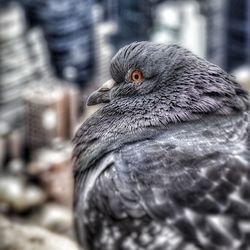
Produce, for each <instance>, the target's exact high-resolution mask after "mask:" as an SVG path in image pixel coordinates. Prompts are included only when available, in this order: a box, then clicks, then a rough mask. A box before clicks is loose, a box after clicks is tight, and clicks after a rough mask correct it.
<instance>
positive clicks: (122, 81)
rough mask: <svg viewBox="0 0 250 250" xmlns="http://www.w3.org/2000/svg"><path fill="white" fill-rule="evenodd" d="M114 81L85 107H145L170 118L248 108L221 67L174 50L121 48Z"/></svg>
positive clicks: (144, 45) (141, 46)
mask: <svg viewBox="0 0 250 250" xmlns="http://www.w3.org/2000/svg"><path fill="white" fill-rule="evenodd" d="M110 73H111V76H112V79H111V80H109V81H108V82H107V83H106V84H104V85H103V86H101V87H100V88H99V89H98V90H96V91H95V92H94V93H92V95H91V96H90V97H89V99H88V103H87V104H88V105H95V104H99V103H109V104H108V105H109V107H110V109H112V108H116V109H119V110H120V111H119V112H121V110H122V109H124V111H126V110H131V111H132V110H136V109H138V108H139V109H140V110H141V109H143V108H144V110H145V111H146V112H147V111H148V112H151V111H152V113H153V115H154V116H157V115H159V116H161V117H163V116H164V117H165V116H168V117H170V120H172V119H173V120H176V121H177V120H182V119H187V118H188V117H190V116H192V115H193V116H197V115H198V114H204V113H211V112H212V113H216V114H229V113H232V112H238V111H239V110H244V109H245V108H246V99H247V93H246V92H245V91H244V90H243V89H242V88H241V87H240V85H239V84H237V83H236V82H235V80H234V79H233V78H232V77H231V76H230V75H228V74H227V73H226V72H224V71H223V70H222V69H220V68H219V67H217V66H216V65H214V64H211V63H209V62H208V61H206V60H204V59H201V58H199V57H197V56H195V55H194V54H193V53H191V52H190V51H188V50H186V49H184V48H182V47H180V46H178V45H167V44H156V43H152V42H135V43H132V44H130V45H127V46H125V47H123V48H122V49H120V50H119V51H118V53H117V54H116V55H115V56H114V58H113V59H112V62H111V66H110Z"/></svg>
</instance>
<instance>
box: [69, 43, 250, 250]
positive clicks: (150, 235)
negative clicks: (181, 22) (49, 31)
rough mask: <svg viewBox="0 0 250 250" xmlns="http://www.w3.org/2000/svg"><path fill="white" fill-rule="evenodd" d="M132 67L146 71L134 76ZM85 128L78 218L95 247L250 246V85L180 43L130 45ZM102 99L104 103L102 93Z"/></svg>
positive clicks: (213, 249)
mask: <svg viewBox="0 0 250 250" xmlns="http://www.w3.org/2000/svg"><path fill="white" fill-rule="evenodd" d="M133 69H139V70H141V71H142V72H143V77H144V79H143V80H142V81H141V82H140V83H139V84H138V83H136V84H135V83H133V82H131V80H130V78H129V73H130V72H131V70H133ZM110 71H111V75H112V78H113V80H114V81H115V84H114V86H113V87H112V88H107V87H105V88H101V89H99V90H98V91H96V92H95V93H94V94H93V95H92V96H91V97H90V100H89V103H92V104H93V103H100V102H104V103H106V104H105V105H104V106H103V107H102V108H100V109H99V110H98V111H97V112H96V113H95V114H94V115H93V116H92V117H90V118H89V119H88V120H87V121H86V122H85V123H84V124H83V125H82V126H81V127H80V128H79V130H78V131H77V133H76V135H75V139H74V143H75V151H74V156H75V168H74V176H75V204H74V207H75V221H76V229H77V234H78V239H79V241H80V243H81V244H82V245H83V246H84V247H85V248H86V249H93V250H101V249H105V250H118V249H124V250H125V249H126V250H142V249H146V250H188V249H189V250H195V249H199V250H224V249H226V250H247V249H250V158H249V156H250V152H249V119H250V117H249V104H248V95H247V93H246V92H245V91H244V90H243V89H242V88H241V87H240V86H239V85H238V84H237V83H236V82H235V80H234V78H233V77H231V76H230V75H228V74H227V73H225V72H224V71H223V70H221V69H220V68H219V67H217V66H215V65H213V64H211V63H209V62H207V61H205V60H204V59H201V58H198V57H196V56H195V55H193V54H192V53H191V52H189V51H187V50H185V49H183V48H181V47H179V46H177V45H165V44H154V43H149V42H140V43H132V44H130V45H128V46H126V47H124V48H122V49H121V50H120V51H119V52H118V53H117V55H116V56H115V57H114V58H113V60H112V62H111V68H110ZM94 100H95V101H94Z"/></svg>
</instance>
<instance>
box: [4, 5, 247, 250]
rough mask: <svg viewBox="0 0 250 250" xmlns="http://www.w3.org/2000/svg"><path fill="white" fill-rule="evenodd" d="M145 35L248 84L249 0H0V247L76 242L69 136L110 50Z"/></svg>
mask: <svg viewBox="0 0 250 250" xmlns="http://www.w3.org/2000/svg"><path fill="white" fill-rule="evenodd" d="M142 40H150V41H155V42H165V43H172V42H175V43H179V44H181V45H183V46H184V47H186V48H188V49H190V50H191V51H193V52H194V53H196V54H197V55H199V56H201V57H205V58H207V59H208V60H209V61H211V62H213V63H215V64H217V65H219V66H221V67H222V68H223V69H225V70H226V71H228V72H230V73H231V74H233V75H235V77H236V78H237V79H238V81H239V82H240V83H242V84H243V85H244V86H245V87H246V88H248V89H250V0H237V1H235V0H200V1H198V0H183V1H181V0H179V1H178V0H175V1H171V0H165V1H164V0H162V1H160V0H19V1H10V0H9V1H8V0H5V1H2V0H0V250H3V249H4V250H10V249H15V250H19V249H20V250H21V249H22V250H24V249H25V250H29V249H34V250H38V249H39V250H40V249H41V250H42V249H50V250H53V249H60V250H62V249H67V250H73V249H78V248H77V245H76V244H75V243H74V241H75V236H74V231H73V226H72V221H73V214H72V189H73V182H72V163H71V153H72V145H71V139H72V136H73V134H74V131H75V129H76V128H77V126H78V125H79V124H80V123H81V122H82V121H83V120H84V119H86V117H87V116H88V115H89V113H91V112H92V111H91V110H86V109H85V104H84V103H85V100H86V97H87V96H88V94H89V93H90V92H91V91H92V90H93V89H95V88H97V87H98V86H99V85H100V84H102V83H104V82H105V81H106V80H108V79H109V77H110V75H109V62H110V60H111V58H112V56H113V55H114V54H115V53H116V52H117V50H118V49H119V48H121V47H122V46H123V45H125V44H128V43H130V42H133V41H142ZM58 242H60V247H58Z"/></svg>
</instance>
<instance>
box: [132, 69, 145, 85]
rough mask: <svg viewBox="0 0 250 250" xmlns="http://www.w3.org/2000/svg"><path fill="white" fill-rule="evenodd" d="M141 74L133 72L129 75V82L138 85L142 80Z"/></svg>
mask: <svg viewBox="0 0 250 250" xmlns="http://www.w3.org/2000/svg"><path fill="white" fill-rule="evenodd" d="M142 78H143V74H142V72H141V71H140V70H138V69H136V70H133V71H132V72H131V74H130V80H131V81H132V82H134V83H138V82H140V81H141V80H142Z"/></svg>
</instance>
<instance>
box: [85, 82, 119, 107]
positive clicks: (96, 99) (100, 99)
mask: <svg viewBox="0 0 250 250" xmlns="http://www.w3.org/2000/svg"><path fill="white" fill-rule="evenodd" d="M114 85H115V81H114V80H113V79H110V80H108V81H107V82H105V83H104V84H103V85H102V86H101V87H100V88H99V89H97V90H96V91H94V92H93V93H92V94H91V95H90V96H89V98H88V100H87V105H88V106H93V105H96V104H100V103H107V102H110V90H111V89H112V88H113V87H114Z"/></svg>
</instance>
